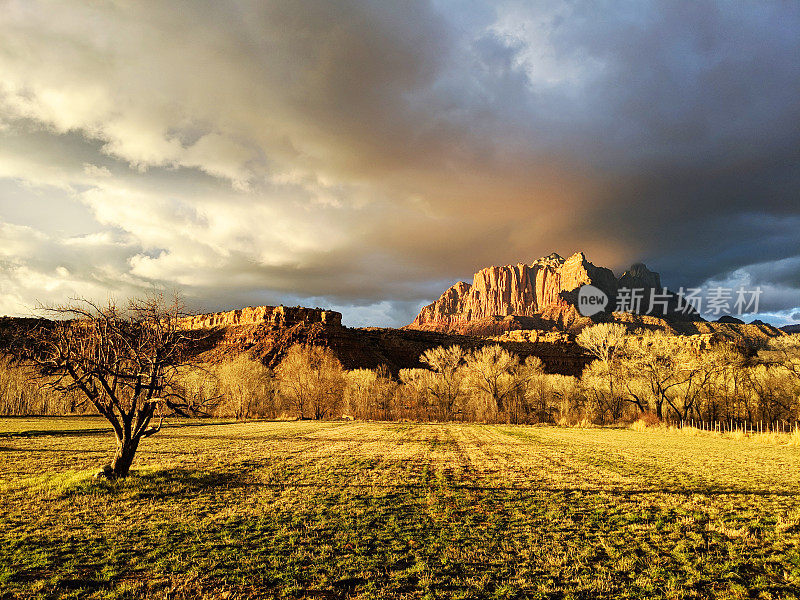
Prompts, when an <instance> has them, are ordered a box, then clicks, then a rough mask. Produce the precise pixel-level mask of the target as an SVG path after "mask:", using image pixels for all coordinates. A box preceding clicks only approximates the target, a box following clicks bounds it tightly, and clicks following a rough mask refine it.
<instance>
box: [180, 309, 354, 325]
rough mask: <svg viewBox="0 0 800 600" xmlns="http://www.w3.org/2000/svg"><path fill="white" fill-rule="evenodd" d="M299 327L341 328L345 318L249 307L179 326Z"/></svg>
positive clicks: (327, 312) (189, 320)
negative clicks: (299, 325)
mask: <svg viewBox="0 0 800 600" xmlns="http://www.w3.org/2000/svg"><path fill="white" fill-rule="evenodd" d="M299 323H304V324H312V323H322V324H323V325H329V326H332V327H341V325H342V315H341V313H338V312H336V311H333V310H324V309H321V308H304V307H302V306H297V307H288V306H248V307H246V308H240V309H237V310H229V311H226V312H217V313H209V314H205V315H196V316H191V317H184V318H182V319H181V320H180V326H181V327H182V328H183V329H214V328H216V327H228V326H230V325H260V324H267V325H273V326H276V327H291V326H292V325H297V324H299Z"/></svg>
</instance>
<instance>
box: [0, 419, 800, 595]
mask: <svg viewBox="0 0 800 600" xmlns="http://www.w3.org/2000/svg"><path fill="white" fill-rule="evenodd" d="M113 449H114V441H113V437H112V435H111V433H110V430H109V428H108V427H107V424H106V422H105V421H104V420H102V419H100V418H93V417H82V418H68V417H51V418H7V419H0V494H1V495H2V502H0V598H2V599H4V600H5V599H11V598H26V599H27V598H170V599H182V598H220V599H233V598H270V597H287V598H311V597H313V598H345V597H355V598H520V597H531V598H590V597H615V598H793V597H797V596H798V595H800V547H799V544H798V543H799V542H800V501H798V492H800V447H798V446H791V445H783V444H781V443H768V442H766V441H764V442H759V441H753V440H751V439H748V438H746V437H745V438H741V439H730V438H728V437H724V436H718V435H713V434H710V433H702V434H696V435H688V434H687V433H686V432H683V433H681V432H676V431H665V430H655V429H648V430H644V431H634V430H631V429H626V428H562V427H555V426H518V425H481V424H460V423H444V424H435V423H372V422H358V421H356V422H344V421H329V422H319V421H297V422H266V421H261V422H250V423H235V422H220V421H216V422H212V421H181V420H174V421H172V422H170V423H169V424H168V426H165V428H164V430H163V431H161V432H160V433H159V434H157V435H155V436H153V437H152V438H148V439H146V440H144V441H143V442H142V445H141V447H140V449H139V451H138V453H137V455H136V459H135V462H134V465H133V472H132V475H131V476H130V477H128V478H127V479H124V480H118V481H114V482H109V481H106V480H95V479H94V478H93V477H92V476H93V474H94V473H95V472H96V471H97V470H98V466H99V465H101V464H102V463H103V462H105V461H107V460H108V459H110V457H111V455H112V454H113Z"/></svg>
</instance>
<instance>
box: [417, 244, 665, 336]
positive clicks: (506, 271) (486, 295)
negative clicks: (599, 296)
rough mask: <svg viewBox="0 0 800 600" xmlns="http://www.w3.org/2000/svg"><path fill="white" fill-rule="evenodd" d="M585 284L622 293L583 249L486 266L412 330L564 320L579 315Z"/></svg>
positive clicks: (424, 312) (426, 313)
mask: <svg viewBox="0 0 800 600" xmlns="http://www.w3.org/2000/svg"><path fill="white" fill-rule="evenodd" d="M642 266H643V265H642ZM644 268H645V270H646V267H644ZM648 273H649V271H648ZM656 277H657V275H656ZM584 284H590V285H593V286H595V287H597V288H599V289H601V290H603V291H604V292H605V293H606V294H607V295H608V297H609V298H614V297H615V295H616V292H617V279H616V277H614V274H613V273H612V272H611V271H610V270H609V269H606V268H604V267H598V266H595V265H594V264H592V263H591V262H589V261H588V260H587V258H586V256H585V255H584V254H583V253H582V252H578V253H576V254H573V255H572V256H570V257H569V258H567V259H564V258H562V257H561V256H559V255H558V254H555V253H554V254H550V255H549V256H545V257H543V258H540V259H538V260H535V261H533V262H532V263H531V264H523V263H519V264H516V265H506V266H504V267H494V266H493V267H487V268H485V269H481V270H480V271H478V272H477V273H475V276H474V278H473V281H472V285H470V284H469V283H466V282H464V281H460V282H458V283H457V284H455V285H454V286H452V287H451V288H450V289H448V290H447V291H445V292H444V294H442V296H441V297H440V298H439V299H438V300H437V301H436V302H434V303H433V304H429V305H428V306H426V307H424V308H423V309H422V310H421V311H420V313H419V315H418V316H417V318H416V319H414V322H413V323H411V324H410V325H409V328H413V329H432V330H459V329H463V328H464V327H469V324H470V323H472V322H475V321H481V320H484V321H485V320H491V319H495V320H496V319H497V318H498V317H508V316H512V315H513V316H518V317H546V318H547V319H548V320H553V321H560V322H563V321H564V320H565V319H567V320H574V319H578V318H579V315H578V314H577V311H576V310H575V303H576V298H577V291H578V289H579V288H580V287H581V286H582V285H584Z"/></svg>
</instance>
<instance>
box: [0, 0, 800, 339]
mask: <svg viewBox="0 0 800 600" xmlns="http://www.w3.org/2000/svg"><path fill="white" fill-rule="evenodd" d="M4 8H5V10H3V11H2V15H3V16H2V17H0V33H2V36H0V69H2V70H3V72H4V78H3V82H2V83H0V136H2V139H3V142H4V144H3V146H2V147H0V222H5V223H7V224H9V225H18V226H28V227H30V228H31V229H30V231H29V232H28V233H27V234H26V235H28V236H29V238H30V239H33V240H35V242H36V243H30V244H27V245H24V246H19V245H17V246H14V248H16V249H15V250H14V252H10V253H7V254H8V256H5V260H6V262H5V263H4V266H3V267H2V268H0V289H2V290H3V294H4V300H3V303H2V305H0V310H1V309H2V308H5V309H6V310H16V309H14V308H13V307H14V306H18V305H20V304H22V303H24V302H25V301H26V299H28V298H29V297H30V296H31V294H33V293H34V292H36V291H37V289H38V288H41V289H42V293H45V294H52V295H55V294H60V293H63V292H64V291H65V290H67V289H69V288H70V286H73V287H80V285H81V282H87V283H90V284H91V285H92V286H93V287H92V288H91V289H92V290H93V291H95V292H97V293H100V291H101V290H102V288H103V286H106V287H107V288H109V289H113V290H117V291H120V292H122V291H127V290H135V289H139V288H140V287H141V286H146V285H148V284H154V283H155V284H158V285H163V286H176V287H180V288H181V289H184V290H185V291H186V292H187V293H188V294H189V295H190V296H191V297H192V298H194V299H195V300H194V302H195V303H196V305H197V306H198V307H202V308H204V309H211V308H214V307H216V306H220V307H222V306H228V305H230V302H233V301H235V302H237V303H259V302H279V301H281V299H283V298H292V299H296V300H297V301H298V302H301V301H302V302H312V301H318V302H319V303H321V304H324V303H331V304H334V305H336V306H341V307H345V310H346V311H350V312H351V314H353V315H355V314H357V313H358V312H359V311H361V314H362V315H371V316H374V317H375V318H376V319H379V320H380V321H381V322H385V323H392V324H398V323H400V322H401V321H403V320H405V319H407V318H408V317H409V315H410V314H411V313H413V311H414V310H415V309H416V307H417V306H418V304H419V303H420V302H422V301H424V300H426V299H428V300H430V299H431V297H432V296H435V295H437V294H438V292H439V291H440V289H439V288H440V287H441V288H442V289H443V288H444V287H446V286H447V285H446V284H447V283H448V282H450V281H454V280H457V279H464V278H469V277H470V276H471V274H472V272H473V271H475V270H477V269H478V268H481V267H482V266H485V265H488V264H505V263H511V262H518V261H528V260H532V259H534V258H536V257H538V256H541V255H545V254H548V253H550V252H551V251H558V252H559V253H561V254H570V253H572V252H574V251H577V250H583V251H585V252H587V254H588V255H589V257H590V259H591V260H593V261H594V262H595V263H598V264H604V265H607V266H609V267H612V268H614V269H617V270H621V269H623V268H625V267H627V266H628V265H629V264H630V263H632V262H636V261H639V260H644V261H645V262H647V263H648V265H650V266H651V267H652V268H656V269H658V270H660V271H662V274H663V280H664V281H665V283H667V284H668V285H670V286H672V287H678V286H680V285H700V284H703V283H704V282H707V281H710V280H715V281H728V280H730V281H734V280H737V281H738V280H747V281H748V282H749V283H752V284H754V285H764V286H765V287H768V288H769V289H770V290H771V300H768V301H767V303H768V305H769V309H770V310H774V311H778V312H780V311H784V312H785V314H786V315H788V314H789V313H788V312H786V311H789V310H791V309H794V308H795V307H797V306H798V305H800V277H798V268H797V259H796V257H798V256H800V238H799V237H798V236H797V235H796V233H795V232H796V231H797V225H798V224H800V204H798V202H797V190H798V189H800V166H798V165H800V150H798V149H800V103H799V102H798V101H797V98H798V97H800V68H798V62H797V56H800V38H798V36H797V31H799V30H800V5H798V4H796V3H786V2H777V1H776V2H761V3H725V4H723V3H715V2H696V3H691V4H686V3H683V4H673V3H662V2H652V3H651V2H639V3H636V4H616V5H613V6H607V5H599V4H597V3H592V2H564V3H550V2H548V3H538V2H535V3H529V2H499V3H481V2H467V3H461V2H459V3H455V2H450V1H449V0H436V1H435V2H432V3H425V2H423V3H411V2H391V3H378V2H376V3H363V2H352V1H345V0H340V1H336V2H332V1H330V0H324V1H323V0H319V1H309V2H302V3H299V2H290V1H288V0H286V1H278V0H274V1H270V2H255V1H253V2H249V1H246V0H242V1H238V2H194V3H188V4H174V3H161V2H145V3H137V4H136V5H128V4H124V3H114V4H105V5H100V4H85V3H75V4H69V3H64V4H60V5H49V6H48V7H47V10H45V7H43V6H39V7H36V6H35V4H31V3H28V2H24V3H23V2H13V1H12V2H6V3H5V6H4ZM187 24H191V26H187ZM28 202H29V203H30V206H25V205H26V204H28ZM48 206H50V207H52V209H51V210H48V209H47V207H48ZM42 211H45V212H47V213H48V214H49V216H48V217H45V218H41V217H38V216H37V215H38V214H39V213H41V212H42ZM53 215H59V216H58V217H54V216H53ZM4 231H7V232H12V233H13V235H14V236H17V237H18V236H19V235H20V230H19V229H14V228H13V227H11V228H10V229H8V228H7V229H5V230H4ZM26 231H27V230H26ZM98 232H100V233H106V234H109V235H110V236H111V237H108V238H106V242H107V243H108V244H109V249H108V252H107V258H104V259H103V260H99V259H98V257H97V253H96V249H87V248H88V247H87V246H86V244H84V246H81V245H80V244H77V243H76V242H74V239H75V238H77V237H80V234H81V233H85V234H89V233H92V234H97V233H98ZM12 233H7V234H6V235H8V236H12ZM94 239H95V241H97V240H98V239H99V238H94ZM71 240H73V241H71ZM120 240H124V242H122V241H120ZM8 247H9V248H11V247H12V246H11V245H8ZM65 247H69V248H71V249H70V251H69V252H66V253H64V252H62V248H65ZM76 248H77V249H76ZM81 248H82V249H81ZM62 257H63V258H64V259H68V262H69V263H70V266H69V267H67V266H64V265H62V264H61V263H63V262H64V260H62ZM56 263H58V264H56ZM59 267H63V269H62V270H60V271H58V273H59V275H54V273H56V269H58V268H59ZM64 269H66V271H65V270H64ZM23 272H24V273H28V275H26V277H27V279H26V281H29V283H27V284H25V285H22V284H21V283H20V277H22V275H21V273H23ZM65 272H68V273H69V275H68V276H67V275H65V274H64V273H65ZM48 286H50V287H48ZM48 290H49V291H48ZM795 294H796V295H795ZM356 307H360V308H356ZM782 314H783V313H782ZM786 318H788V316H787V317H786ZM356 320H357V319H356Z"/></svg>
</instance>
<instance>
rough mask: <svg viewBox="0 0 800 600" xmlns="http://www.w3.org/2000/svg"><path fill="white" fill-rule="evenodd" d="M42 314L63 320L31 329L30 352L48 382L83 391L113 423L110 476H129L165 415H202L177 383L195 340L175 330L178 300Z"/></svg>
mask: <svg viewBox="0 0 800 600" xmlns="http://www.w3.org/2000/svg"><path fill="white" fill-rule="evenodd" d="M44 310H45V311H46V313H48V314H49V315H50V316H53V317H58V318H59V319H60V320H56V321H48V322H45V323H42V324H40V325H39V326H38V327H37V328H36V329H35V330H34V331H32V332H30V335H28V336H27V343H26V350H27V355H28V356H29V357H30V358H32V359H33V360H34V361H35V362H36V363H38V366H39V368H40V369H41V372H42V374H43V377H45V378H47V379H46V380H43V381H44V385H48V386H50V387H52V388H53V389H55V390H57V391H59V392H62V393H64V394H68V393H71V392H74V391H75V390H79V391H80V392H81V393H82V394H83V396H84V397H85V399H86V401H88V402H91V404H92V405H93V406H94V407H95V408H96V409H97V411H98V412H99V413H100V414H101V415H102V416H103V417H105V418H106V420H108V422H109V423H111V426H112V428H113V429H114V435H115V436H116V440H117V452H116V454H115V456H114V460H113V461H112V463H111V464H110V465H106V467H105V468H104V473H105V475H106V476H107V477H109V478H117V477H125V476H127V475H128V472H129V470H130V467H131V463H132V462H133V457H134V455H135V453H136V449H137V448H138V447H139V443H140V442H141V440H142V439H143V438H146V437H149V436H151V435H153V434H155V433H157V432H158V431H159V430H160V429H161V424H162V422H163V419H164V417H165V416H169V415H181V416H189V415H192V414H199V413H203V412H204V411H203V408H204V407H203V406H200V405H195V404H193V403H191V402H188V401H187V400H186V399H185V395H184V394H183V393H182V388H181V386H180V383H179V377H178V369H179V368H180V367H181V366H184V365H186V364H187V363H188V359H187V352H186V351H187V349H188V348H187V345H188V342H189V341H190V338H189V337H187V335H186V333H185V332H183V331H182V330H180V329H179V327H178V319H179V317H180V316H182V304H181V302H180V300H179V299H178V298H175V300H174V301H173V302H172V303H171V304H169V305H168V304H167V303H166V302H165V300H164V297H163V296H161V295H152V296H150V297H147V298H145V299H131V300H130V301H129V302H128V306H127V307H126V308H125V309H124V310H122V309H119V308H118V307H117V305H116V303H115V302H113V301H109V302H108V304H107V305H104V306H100V305H97V304H94V303H92V302H90V301H88V300H78V301H76V302H75V303H73V304H71V305H66V306H62V307H56V308H48V309H44ZM156 417H157V418H158V424H157V425H153V419H154V418H156Z"/></svg>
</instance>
